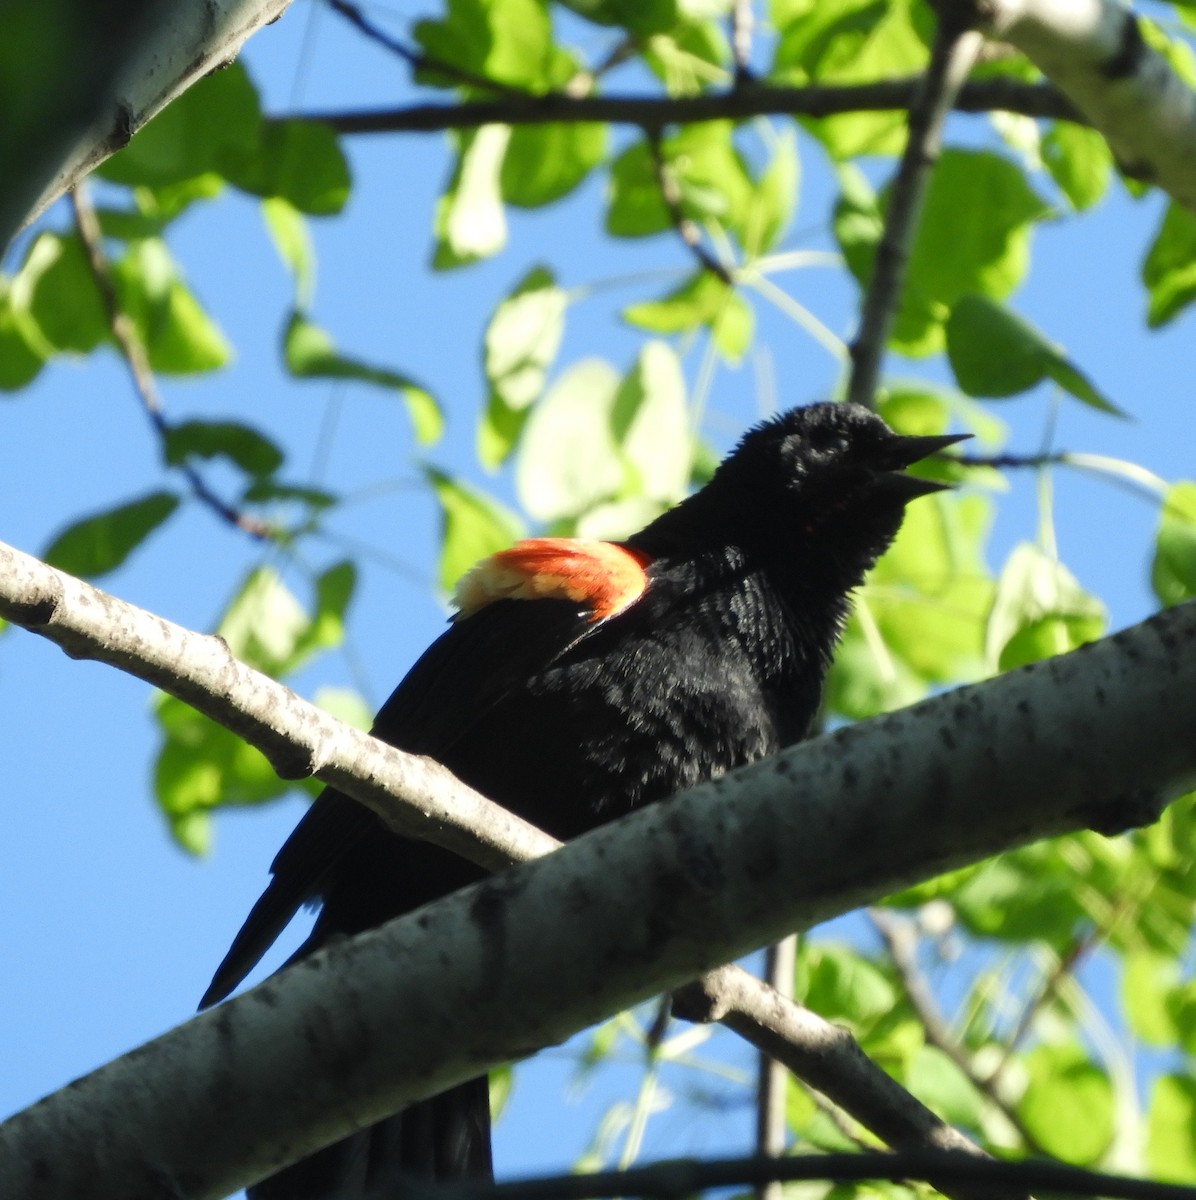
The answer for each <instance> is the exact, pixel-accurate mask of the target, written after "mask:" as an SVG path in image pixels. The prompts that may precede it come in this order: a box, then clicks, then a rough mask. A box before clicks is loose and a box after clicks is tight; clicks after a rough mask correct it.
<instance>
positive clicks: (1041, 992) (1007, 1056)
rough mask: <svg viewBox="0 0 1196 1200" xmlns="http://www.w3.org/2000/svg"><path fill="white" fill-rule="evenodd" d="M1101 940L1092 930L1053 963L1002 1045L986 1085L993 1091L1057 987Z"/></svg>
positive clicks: (1095, 931)
mask: <svg viewBox="0 0 1196 1200" xmlns="http://www.w3.org/2000/svg"><path fill="white" fill-rule="evenodd" d="M1101 936H1102V935H1101V932H1100V930H1097V929H1091V930H1089V931H1088V933H1087V934H1085V935H1084V936H1083V937H1081V938H1076V940H1075V941H1074V942H1073V943H1072V945H1071V947H1070V948H1069V949H1068V951H1067V953H1066V954H1064V955H1062V956H1061V957H1060V958H1059V960H1058V962H1056V963H1055V965H1054V967H1053V969H1052V970H1051V973H1050V974H1049V975H1048V976H1047V977H1046V979H1045V980H1044V981H1043V984H1042V986H1041V987H1040V988H1039V989H1038V991H1037V992H1035V994H1034V995H1033V996H1032V997H1031V998H1030V999H1029V1000H1028V1001H1027V1002H1026V1004H1025V1006H1024V1007H1023V1008H1022V1012H1021V1016H1020V1017H1018V1020H1017V1024H1016V1025H1015V1026H1014V1027H1013V1032H1012V1033H1011V1034H1010V1035H1009V1038H1008V1040H1007V1041H1006V1042H1005V1045H1004V1047H1003V1049H1002V1051H1001V1057H1000V1059H999V1060H998V1062H997V1065H996V1066H995V1067H993V1069H992V1072H991V1074H990V1075H989V1081H990V1083H991V1085H992V1086H993V1087H994V1088H997V1087H999V1086H1000V1081H1001V1076H1002V1075H1003V1074H1004V1073H1005V1070H1006V1068H1007V1067H1008V1066H1009V1064H1010V1062H1011V1061H1012V1059H1013V1055H1014V1053H1015V1052H1016V1051H1017V1048H1018V1046H1020V1045H1021V1043H1022V1040H1023V1039H1024V1038H1025V1036H1026V1034H1028V1033H1029V1032H1030V1027H1031V1026H1032V1025H1033V1024H1034V1021H1035V1018H1036V1017H1037V1016H1038V1014H1039V1013H1040V1012H1042V1010H1043V1008H1044V1007H1045V1006H1046V1005H1047V1004H1048V1003H1050V1001H1051V1000H1053V999H1054V998H1055V994H1056V993H1057V992H1058V990H1059V986H1060V984H1062V983H1063V981H1064V980H1065V979H1066V978H1068V976H1070V975H1072V974H1074V973H1075V970H1076V968H1077V967H1078V966H1079V965H1080V963H1081V962H1082V961H1083V960H1084V958H1085V957H1086V956H1087V955H1088V954H1089V952H1090V951H1091V950H1092V949H1093V948H1094V947H1095V946H1096V945H1097V944H1098V943H1099V941H1100V940H1101Z"/></svg>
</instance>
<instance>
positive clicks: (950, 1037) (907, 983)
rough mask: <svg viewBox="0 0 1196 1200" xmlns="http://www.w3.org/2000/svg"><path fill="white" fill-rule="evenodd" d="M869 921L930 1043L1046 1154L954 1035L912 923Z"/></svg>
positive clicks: (887, 916)
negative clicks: (919, 953) (917, 954)
mask: <svg viewBox="0 0 1196 1200" xmlns="http://www.w3.org/2000/svg"><path fill="white" fill-rule="evenodd" d="M868 919H869V920H870V921H871V922H872V926H873V928H874V929H875V930H876V932H877V933H878V934H879V935H880V938H881V940H882V941H883V942H884V945H885V949H886V950H887V951H888V954H889V957H890V958H891V959H892V961H893V966H894V967H895V968H896V970H897V977H898V978H899V979H900V980H901V987H902V990H903V991H904V992H905V995H906V998H907V999H908V1000H909V1002H910V1006H911V1007H912V1008H913V1010H914V1015H915V1016H916V1017H917V1018H918V1021H919V1023H920V1024H921V1026H922V1028H923V1030H924V1031H925V1034H926V1040H927V1042H928V1043H929V1044H930V1045H932V1046H934V1047H935V1048H936V1049H938V1050H941V1051H942V1053H943V1054H945V1055H946V1056H947V1057H948V1058H949V1059H950V1060H951V1061H952V1062H953V1063H954V1064H955V1065H956V1066H957V1067H958V1068H959V1069H960V1071H962V1072H963V1074H964V1076H965V1077H966V1078H967V1079H968V1081H969V1082H970V1083H971V1085H972V1086H973V1087H974V1088H975V1089H976V1090H977V1091H978V1092H979V1093H980V1094H981V1095H982V1096H984V1097H985V1098H986V1099H987V1100H989V1101H990V1103H991V1104H992V1105H993V1106H994V1107H995V1108H996V1109H997V1111H998V1112H999V1113H1000V1114H1001V1115H1002V1116H1003V1117H1004V1118H1005V1119H1006V1120H1007V1121H1008V1122H1009V1124H1010V1125H1011V1126H1013V1128H1014V1129H1015V1130H1017V1133H1018V1135H1019V1136H1020V1137H1021V1138H1022V1140H1023V1141H1024V1142H1025V1144H1026V1146H1027V1147H1029V1149H1030V1150H1031V1151H1032V1152H1034V1153H1035V1154H1041V1153H1042V1152H1043V1151H1042V1147H1041V1145H1040V1144H1039V1142H1038V1139H1037V1138H1036V1137H1035V1136H1034V1134H1033V1133H1032V1132H1031V1130H1030V1129H1029V1128H1028V1127H1027V1126H1026V1124H1025V1122H1024V1121H1022V1119H1021V1117H1020V1116H1019V1115H1018V1113H1017V1111H1016V1109H1014V1108H1011V1107H1010V1105H1009V1104H1007V1103H1006V1101H1005V1099H1004V1097H1003V1096H1002V1095H1001V1094H1000V1090H999V1089H998V1088H997V1086H996V1080H995V1078H994V1076H993V1075H992V1074H988V1075H985V1074H982V1073H981V1072H979V1071H977V1070H976V1064H975V1063H974V1062H973V1061H972V1056H971V1054H969V1053H968V1051H967V1049H966V1048H965V1047H964V1046H962V1045H961V1044H960V1042H959V1039H958V1038H957V1037H955V1035H954V1034H953V1033H952V1032H951V1029H950V1026H949V1025H948V1024H947V1020H946V1018H945V1017H944V1016H943V1014H942V1012H941V1010H940V1009H939V1006H938V1001H937V1000H936V999H935V998H934V993H933V992H932V991H931V989H930V985H929V984H928V983H927V981H926V977H925V976H924V975H923V974H922V971H921V969H920V968H919V966H918V963H917V959H916V957H915V951H916V948H917V935H916V934H915V933H914V931H913V925H912V923H911V922H909V921H905V920H903V919H902V918H901V917H898V916H895V915H894V914H893V913H891V912H888V911H886V910H885V909H883V908H870V909H869V910H868Z"/></svg>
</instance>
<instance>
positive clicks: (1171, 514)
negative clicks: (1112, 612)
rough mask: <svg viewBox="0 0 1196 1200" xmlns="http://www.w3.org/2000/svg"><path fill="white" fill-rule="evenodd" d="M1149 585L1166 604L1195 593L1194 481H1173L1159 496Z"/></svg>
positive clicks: (1195, 501)
mask: <svg viewBox="0 0 1196 1200" xmlns="http://www.w3.org/2000/svg"><path fill="white" fill-rule="evenodd" d="M1150 586H1151V587H1152V588H1154V594H1155V595H1156V596H1157V597H1158V598H1159V602H1160V603H1162V604H1165V605H1167V606H1168V607H1170V606H1171V605H1172V604H1179V603H1180V602H1181V601H1184V600H1187V599H1189V598H1191V597H1192V596H1196V483H1190V482H1182V483H1177V484H1174V485H1173V486H1172V487H1170V488H1168V489H1167V494H1166V495H1165V496H1164V497H1163V503H1162V505H1161V506H1160V508H1159V529H1158V533H1157V534H1155V548H1154V561H1153V562H1152V563H1151V566H1150Z"/></svg>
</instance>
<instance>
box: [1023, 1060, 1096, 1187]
mask: <svg viewBox="0 0 1196 1200" xmlns="http://www.w3.org/2000/svg"><path fill="white" fill-rule="evenodd" d="M1024 1062H1025V1066H1026V1068H1027V1070H1028V1072H1029V1087H1028V1088H1027V1090H1026V1094H1025V1095H1024V1096H1023V1097H1022V1099H1021V1101H1020V1103H1019V1104H1018V1106H1017V1113H1018V1117H1019V1119H1020V1120H1021V1121H1023V1122H1024V1123H1025V1125H1026V1127H1027V1128H1028V1129H1029V1130H1030V1132H1031V1134H1032V1135H1033V1136H1034V1138H1035V1140H1036V1141H1037V1143H1038V1145H1039V1146H1041V1147H1042V1149H1043V1151H1044V1152H1045V1153H1046V1154H1049V1155H1052V1156H1053V1157H1055V1158H1058V1159H1060V1160H1062V1161H1063V1162H1069V1163H1075V1164H1076V1165H1077V1166H1087V1165H1089V1164H1090V1163H1095V1162H1097V1161H1098V1160H1099V1159H1100V1157H1101V1155H1102V1154H1103V1153H1104V1152H1105V1150H1106V1148H1107V1147H1108V1145H1109V1142H1110V1141H1111V1140H1112V1137H1113V1086H1112V1084H1111V1083H1110V1081H1109V1077H1108V1076H1107V1075H1106V1074H1105V1073H1104V1072H1103V1071H1102V1070H1101V1069H1100V1068H1099V1067H1098V1066H1097V1065H1096V1064H1095V1063H1093V1062H1092V1061H1091V1060H1090V1059H1089V1057H1088V1055H1087V1054H1085V1053H1084V1051H1083V1050H1082V1049H1081V1048H1080V1047H1079V1046H1078V1045H1075V1044H1064V1045H1042V1046H1036V1047H1035V1048H1034V1049H1033V1050H1031V1051H1030V1053H1029V1054H1027V1055H1026V1056H1025V1059H1024Z"/></svg>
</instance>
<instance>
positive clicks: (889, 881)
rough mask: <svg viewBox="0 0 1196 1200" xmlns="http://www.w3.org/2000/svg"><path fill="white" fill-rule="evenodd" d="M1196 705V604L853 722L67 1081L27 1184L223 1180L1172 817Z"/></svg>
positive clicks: (62, 1193)
mask: <svg viewBox="0 0 1196 1200" xmlns="http://www.w3.org/2000/svg"><path fill="white" fill-rule="evenodd" d="M2 574H3V572H0V575H2ZM89 603H95V600H94V598H93V599H92V600H90V601H89ZM54 607H55V606H54V605H52V604H51V603H50V602H49V600H47V599H43V600H41V601H38V602H35V603H34V604H33V605H32V606H30V605H29V604H26V605H24V606H21V605H13V604H11V603H9V605H8V611H9V612H13V610H14V609H15V610H16V611H15V612H14V615H16V616H19V617H20V618H21V620H22V623H36V622H37V621H38V620H41V621H43V622H44V621H46V620H49V619H51V618H52V617H53V610H54ZM1194 723H1196V606H1192V605H1187V606H1183V607H1180V608H1176V609H1173V610H1171V611H1169V612H1167V613H1164V614H1161V615H1160V616H1158V617H1155V618H1153V619H1152V620H1150V621H1148V622H1145V623H1144V624H1142V625H1140V626H1137V627H1135V628H1134V629H1132V630H1129V631H1126V632H1125V633H1122V634H1119V635H1117V636H1115V637H1112V638H1109V639H1106V640H1105V641H1103V642H1101V643H1098V644H1095V645H1093V646H1089V647H1086V648H1084V649H1083V650H1080V651H1077V652H1075V653H1073V654H1069V655H1066V656H1064V657H1061V658H1057V659H1053V660H1050V661H1049V662H1046V663H1042V664H1039V665H1037V666H1034V667H1030V668H1027V669H1024V670H1022V671H1018V672H1015V673H1013V674H1010V675H1007V676H1004V677H1002V678H999V679H996V680H993V681H991V682H988V683H985V684H982V685H977V686H973V687H969V688H963V689H960V690H958V691H956V692H953V693H950V694H947V695H944V696H940V697H937V698H935V699H933V700H930V701H927V702H925V703H923V704H920V705H917V706H915V707H914V708H911V709H908V710H906V711H904V712H901V713H897V714H894V715H891V716H887V717H882V718H878V719H876V720H873V721H869V722H866V723H864V724H862V725H859V726H855V727H852V728H850V729H843V730H839V731H836V732H835V733H833V734H830V735H828V736H826V737H823V738H820V739H818V740H817V741H814V742H809V743H806V744H804V745H802V746H798V747H796V748H794V749H793V750H791V751H789V752H787V753H785V754H784V755H781V756H779V757H777V758H775V759H773V760H770V761H768V762H765V763H761V764H758V765H756V766H755V767H752V768H749V769H747V770H745V771H740V772H736V773H734V774H733V775H730V776H727V777H726V778H724V779H721V780H718V781H716V782H713V783H711V784H708V785H706V786H704V787H701V788H697V789H695V790H693V791H692V792H689V793H687V794H685V795H684V796H681V797H678V798H677V799H675V800H672V801H669V802H666V803H662V804H660V805H656V806H654V807H652V808H650V809H648V810H645V811H643V812H640V813H636V814H633V815H632V816H631V817H629V818H627V819H625V820H623V821H620V822H617V823H615V824H613V825H610V826H607V827H604V828H603V829H600V830H597V831H595V832H594V833H592V834H589V835H587V836H586V837H584V838H581V839H579V840H578V841H577V842H574V843H572V844H570V845H569V846H566V847H564V848H563V849H561V850H560V851H559V852H557V853H555V854H551V855H549V856H547V857H546V858H543V859H540V860H538V861H536V862H534V863H530V864H527V865H525V866H521V867H518V868H515V869H512V870H510V871H505V872H503V873H502V874H500V875H498V876H496V877H494V878H492V879H490V880H488V881H486V882H484V883H482V884H479V885H477V886H476V887H473V888H469V889H466V890H465V891H463V892H460V893H457V894H456V895H454V896H450V897H448V898H446V899H445V900H442V901H439V902H437V903H436V904H433V905H429V906H428V907H426V908H424V909H422V910H420V911H419V912H417V913H414V914H411V915H409V916H407V917H404V918H402V919H401V920H398V921H395V922H393V923H391V924H390V925H388V926H386V927H385V928H383V929H381V930H377V931H374V932H372V933H369V934H366V935H365V936H363V937H361V938H358V939H354V940H353V941H351V942H346V943H342V944H339V945H336V946H333V947H330V948H328V949H327V950H326V951H324V952H322V953H320V954H317V955H315V956H313V957H312V958H311V959H309V960H307V961H305V962H303V963H301V964H299V965H297V966H296V967H295V968H293V969H292V970H290V971H287V972H285V973H284V974H282V975H279V976H276V977H274V978H272V979H270V980H268V981H267V982H266V983H264V984H262V985H260V986H259V987H257V988H255V989H253V990H251V991H250V992H248V993H246V994H245V995H244V996H242V997H240V998H238V999H236V1000H233V1001H231V1002H230V1003H228V1004H226V1005H223V1006H221V1007H220V1008H218V1009H216V1010H214V1011H213V1012H209V1013H205V1014H203V1015H202V1016H200V1017H197V1018H196V1019H195V1020H193V1021H191V1022H190V1023H188V1025H186V1026H184V1027H182V1028H180V1029H178V1030H175V1031H172V1032H171V1033H169V1034H167V1035H165V1036H164V1037H162V1038H159V1039H157V1040H156V1041H154V1042H152V1043H150V1044H148V1045H147V1046H144V1047H142V1048H141V1049H140V1050H138V1051H135V1052H134V1053H133V1054H132V1055H128V1056H126V1057H125V1058H122V1059H120V1060H118V1061H116V1062H114V1063H111V1064H109V1065H108V1066H106V1067H103V1068H101V1069H100V1070H99V1071H96V1072H94V1073H93V1074H92V1075H89V1076H87V1077H86V1078H84V1079H82V1080H80V1081H78V1082H77V1083H75V1084H74V1085H72V1086H71V1087H70V1088H68V1089H66V1090H65V1091H63V1092H60V1093H57V1094H55V1095H53V1096H50V1097H47V1098H46V1099H45V1100H43V1101H42V1102H40V1103H39V1104H38V1105H35V1106H34V1107H33V1108H31V1109H29V1110H27V1111H26V1112H25V1113H23V1114H21V1115H19V1116H18V1117H16V1118H13V1120H11V1121H10V1122H8V1124H7V1125H5V1126H3V1127H0V1161H3V1162H4V1163H5V1175H6V1181H7V1183H8V1184H9V1185H10V1186H11V1187H12V1188H13V1190H14V1194H16V1195H20V1196H22V1197H28V1198H29V1200H43V1198H49V1197H67V1196H70V1197H73V1198H79V1197H88V1196H100V1195H103V1196H109V1195H128V1196H138V1197H155V1196H162V1197H166V1196H169V1197H171V1198H172V1200H177V1198H178V1197H194V1198H196V1200H198V1198H200V1197H217V1196H221V1195H224V1194H226V1193H227V1192H229V1191H231V1190H233V1188H235V1187H236V1186H238V1185H239V1184H241V1183H243V1182H245V1181H246V1180H247V1179H252V1178H257V1177H260V1176H262V1175H265V1174H267V1173H268V1172H270V1171H271V1170H272V1169H274V1168H275V1167H277V1166H278V1165H279V1164H281V1163H283V1162H285V1161H288V1160H289V1159H291V1158H294V1157H296V1156H297V1155H298V1154H300V1153H302V1152H303V1151H304V1150H306V1149H307V1148H309V1147H311V1146H313V1145H316V1144H323V1143H328V1142H331V1141H334V1140H336V1139H338V1138H340V1137H343V1136H344V1135H345V1134H347V1133H348V1132H350V1131H351V1130H353V1129H355V1128H358V1127H360V1126H361V1125H362V1124H366V1123H369V1122H372V1121H374V1120H376V1119H378V1118H380V1117H382V1116H383V1115H385V1114H387V1113H390V1112H393V1111H395V1110H396V1109H397V1108H399V1107H401V1106H402V1105H403V1104H405V1103H408V1102H410V1101H411V1100H414V1099H417V1098H419V1097H422V1096H427V1095H429V1094H431V1093H434V1092H436V1091H439V1090H441V1089H443V1088H444V1087H446V1086H448V1085H450V1084H452V1083H454V1082H457V1081H460V1080H462V1079H465V1078H468V1077H471V1076H473V1075H476V1074H478V1073H479V1072H481V1071H483V1070H486V1069H488V1068H490V1067H492V1066H494V1065H495V1064H497V1063H500V1062H505V1061H509V1060H510V1059H512V1058H518V1057H520V1056H522V1055H524V1054H526V1053H527V1052H529V1051H531V1050H534V1049H535V1048H537V1047H539V1046H542V1045H546V1044H550V1043H554V1042H557V1041H559V1040H561V1039H563V1038H565V1037H567V1036H569V1035H570V1034H572V1033H573V1032H575V1031H577V1030H579V1029H582V1028H584V1027H585V1026H587V1025H589V1024H591V1023H593V1022H594V1021H596V1020H598V1019H600V1018H602V1017H603V1016H605V1015H607V1014H609V1013H611V1012H614V1011H617V1010H618V1009H621V1008H624V1007H627V1006H628V1005H630V1004H634V1003H637V1002H639V1001H641V1000H644V999H646V998H648V997H649V996H651V995H653V994H655V993H657V992H659V991H662V990H666V989H672V988H675V987H676V986H677V985H679V984H681V983H683V982H685V981H686V980H689V979H692V978H694V977H696V976H698V975H699V974H701V973H702V972H703V971H706V970H709V969H710V968H713V967H715V966H717V965H718V964H719V963H722V962H726V961H729V960H731V959H733V958H735V957H737V956H739V955H740V954H742V953H744V952H746V951H747V950H749V949H751V948H753V947H755V946H759V945H761V944H763V943H765V942H767V941H769V940H772V939H775V938H777V937H779V936H780V935H782V934H783V933H785V932H788V931H789V930H791V929H794V928H805V927H808V926H810V925H812V924H815V923H816V922H818V921H821V920H824V919H826V918H827V917H829V916H832V915H834V914H836V913H840V912H844V911H847V910H849V909H851V908H854V907H856V906H857V905H859V904H861V903H866V902H869V901H872V900H875V899H877V898H878V897H880V896H883V895H884V894H886V893H888V892H890V891H892V890H893V889H894V888H898V887H901V886H904V885H906V884H908V883H910V882H913V881H915V880H918V879H923V878H926V877H928V876H930V875H933V874H935V873H937V872H939V871H942V870H945V869H949V868H952V867H955V866H959V865H961V864H964V863H968V862H974V861H976V860H978V859H980V858H983V857H985V856H987V855H990V854H993V853H997V852H999V851H1001V850H1004V849H1008V848H1011V847H1013V846H1017V845H1021V844H1024V843H1026V842H1028V841H1030V840H1033V839H1035V838H1039V837H1044V836H1050V835H1054V834H1059V833H1064V832H1069V831H1072V830H1076V829H1080V828H1086V827H1094V828H1098V829H1101V830H1114V829H1120V828H1124V827H1126V826H1129V825H1134V824H1139V823H1141V822H1144V821H1147V820H1150V819H1152V818H1153V817H1154V816H1155V815H1156V814H1157V812H1158V811H1159V809H1160V807H1161V806H1162V805H1163V804H1164V803H1165V802H1166V801H1167V800H1168V799H1169V798H1171V797H1173V796H1175V795H1177V794H1179V793H1180V792H1182V791H1183V790H1185V789H1187V788H1188V787H1190V786H1191V785H1192V784H1193V783H1194V782H1196V740H1194V739H1193V738H1192V737H1191V730H1192V728H1193V727H1194ZM232 1111H235V1112H236V1114H237V1118H236V1119H235V1120H230V1119H229V1114H230V1112H232Z"/></svg>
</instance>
